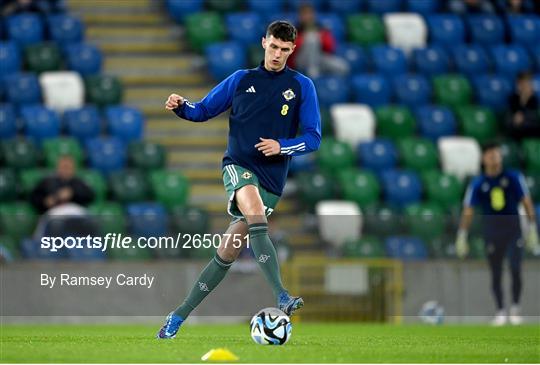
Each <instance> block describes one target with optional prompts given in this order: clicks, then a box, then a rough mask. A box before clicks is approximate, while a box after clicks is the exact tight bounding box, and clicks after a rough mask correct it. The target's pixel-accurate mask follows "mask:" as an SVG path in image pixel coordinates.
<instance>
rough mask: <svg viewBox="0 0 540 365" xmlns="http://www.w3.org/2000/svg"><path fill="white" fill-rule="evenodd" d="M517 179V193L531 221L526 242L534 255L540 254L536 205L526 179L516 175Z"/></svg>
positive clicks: (518, 174)
mask: <svg viewBox="0 0 540 365" xmlns="http://www.w3.org/2000/svg"><path fill="white" fill-rule="evenodd" d="M515 177H516V180H517V184H516V189H517V193H518V196H519V197H520V199H521V203H522V204H523V208H525V213H526V214H527V218H528V219H529V230H528V232H527V233H526V235H525V241H526V244H527V247H528V248H529V250H531V251H532V252H533V253H538V254H540V243H539V239H538V227H537V225H536V212H535V210H534V203H533V201H532V198H531V194H530V193H529V188H528V187H527V183H526V182H525V178H524V177H523V175H522V174H520V173H516V175H515Z"/></svg>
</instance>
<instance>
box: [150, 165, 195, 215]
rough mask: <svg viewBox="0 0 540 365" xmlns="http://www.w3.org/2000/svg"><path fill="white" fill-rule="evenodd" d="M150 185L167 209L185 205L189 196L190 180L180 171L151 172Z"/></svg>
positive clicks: (157, 198) (158, 199) (155, 195)
mask: <svg viewBox="0 0 540 365" xmlns="http://www.w3.org/2000/svg"><path fill="white" fill-rule="evenodd" d="M150 186H151V190H152V192H153V194H154V197H155V198H156V200H157V201H159V202H160V203H161V204H163V205H164V206H165V207H166V208H167V209H170V208H172V207H173V206H175V205H185V204H186V202H187V199H188V196H189V181H188V179H187V178H186V177H185V176H184V175H182V173H180V172H179V171H166V170H158V171H154V172H152V173H151V174H150Z"/></svg>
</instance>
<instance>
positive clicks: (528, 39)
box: [508, 14, 540, 46]
mask: <svg viewBox="0 0 540 365" xmlns="http://www.w3.org/2000/svg"><path fill="white" fill-rule="evenodd" d="M508 26H509V30H510V40H511V41H512V43H518V44H522V45H531V46H532V45H535V44H537V43H538V39H539V38H540V19H539V18H538V16H537V15H529V14H527V15H510V16H508Z"/></svg>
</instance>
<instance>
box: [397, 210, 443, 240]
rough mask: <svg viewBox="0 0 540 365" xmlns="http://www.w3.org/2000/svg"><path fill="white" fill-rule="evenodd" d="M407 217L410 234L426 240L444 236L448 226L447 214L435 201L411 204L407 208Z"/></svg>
mask: <svg viewBox="0 0 540 365" xmlns="http://www.w3.org/2000/svg"><path fill="white" fill-rule="evenodd" d="M405 219H406V221H407V225H408V227H409V234H411V235H412V236H415V237H420V238H421V239H423V240H425V241H430V240H433V239H435V238H437V237H440V236H442V235H443V234H444V231H445V228H446V216H445V214H443V211H442V209H441V208H440V207H439V205H437V204H434V203H421V204H413V205H409V206H408V207H406V208H405Z"/></svg>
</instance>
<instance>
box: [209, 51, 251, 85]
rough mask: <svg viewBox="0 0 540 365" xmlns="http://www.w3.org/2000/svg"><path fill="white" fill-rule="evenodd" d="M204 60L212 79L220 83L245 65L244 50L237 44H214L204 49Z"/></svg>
mask: <svg viewBox="0 0 540 365" xmlns="http://www.w3.org/2000/svg"><path fill="white" fill-rule="evenodd" d="M206 59H207V60H208V67H209V71H210V74H211V75H212V77H213V78H214V79H215V80H217V81H221V80H223V79H225V78H226V77H227V76H229V75H231V74H232V73H233V72H235V71H236V70H238V69H241V68H245V67H246V64H247V58H246V52H245V48H244V47H243V46H242V44H241V43H239V42H223V43H214V44H212V45H209V46H208V47H206Z"/></svg>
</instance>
